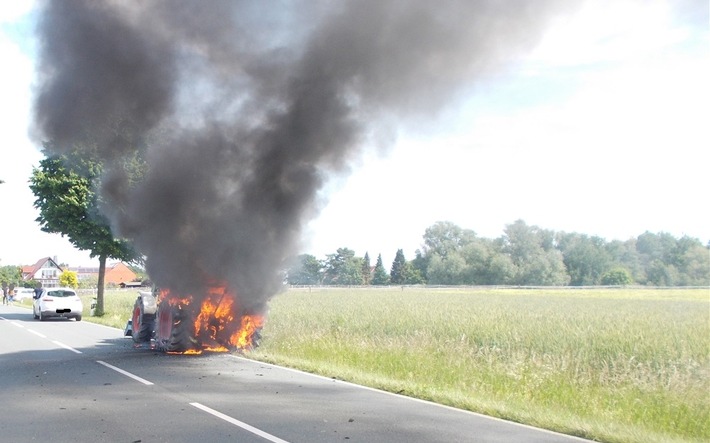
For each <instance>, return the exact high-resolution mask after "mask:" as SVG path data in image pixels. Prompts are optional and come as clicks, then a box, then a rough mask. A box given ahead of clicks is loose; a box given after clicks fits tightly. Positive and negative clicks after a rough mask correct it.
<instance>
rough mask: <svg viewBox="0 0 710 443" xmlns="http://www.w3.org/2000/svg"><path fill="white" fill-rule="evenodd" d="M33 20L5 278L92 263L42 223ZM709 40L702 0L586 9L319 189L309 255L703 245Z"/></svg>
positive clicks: (3, 108) (14, 39) (2, 34)
mask: <svg viewBox="0 0 710 443" xmlns="http://www.w3.org/2000/svg"><path fill="white" fill-rule="evenodd" d="M678 4H683V5H684V6H685V8H687V9H683V10H678V9H677V5H678ZM31 7H32V3H31V2H16V1H13V2H2V4H0V23H1V25H0V57H1V58H2V60H3V70H2V71H0V76H1V78H2V81H1V82H0V87H1V88H2V97H3V100H2V101H1V102H0V112H1V113H2V115H1V118H2V122H3V131H2V133H0V137H2V149H1V150H0V165H2V169H1V170H0V179H2V180H3V181H5V183H4V184H2V185H0V198H1V199H2V200H1V201H2V206H3V209H4V216H3V218H2V219H3V222H2V225H1V226H2V229H0V265H18V264H32V263H34V262H35V261H37V260H38V259H39V258H41V257H46V256H57V258H58V259H59V261H60V262H64V263H69V264H70V265H86V264H96V263H97V262H98V261H96V260H91V259H89V256H88V253H86V252H82V251H77V250H75V249H74V248H73V247H72V246H71V245H70V243H69V242H68V241H67V240H66V239H63V238H61V237H60V236H58V235H49V234H45V233H42V232H41V231H40V229H39V227H38V225H37V223H36V222H35V221H34V220H35V218H36V217H37V211H36V210H35V209H34V208H33V207H32V203H33V201H34V196H33V195H32V193H31V191H30V190H29V188H28V184H27V180H28V178H29V176H30V175H31V172H32V168H33V167H34V166H37V165H38V162H39V160H40V159H41V157H42V156H41V154H40V153H39V151H38V150H37V148H36V147H35V146H33V144H32V143H31V142H30V140H29V139H28V136H27V130H28V122H29V114H30V107H31V101H32V95H31V85H32V82H33V75H34V68H33V60H32V44H31V41H30V40H29V39H31V38H32V33H31V18H30V17H31V16H30V15H28V13H29V12H30V11H31ZM674 8H676V9H674ZM709 29H710V23H709V22H708V2H707V1H704V0H698V1H696V2H673V1H660V0H659V1H624V0H616V1H608V2H607V1H590V2H589V3H588V5H587V6H586V7H583V8H582V9H580V10H579V12H578V13H576V14H575V15H574V16H573V17H571V18H565V19H560V20H558V21H557V22H554V24H553V26H551V27H550V28H549V29H548V31H547V33H546V34H545V37H544V38H543V40H542V42H541V43H540V45H539V46H538V47H537V49H536V50H534V51H533V52H531V53H529V54H528V55H527V56H526V57H525V58H524V60H522V61H520V62H519V63H516V64H515V65H512V66H509V67H508V70H506V71H504V72H499V73H498V74H497V75H496V76H495V77H493V78H488V79H487V80H486V81H483V82H479V83H477V84H476V85H475V87H474V88H473V89H471V90H470V91H469V93H468V94H467V95H466V96H465V97H461V102H460V105H457V106H455V107H451V108H449V109H447V111H446V112H445V113H443V114H441V115H439V116H437V118H436V119H435V120H433V121H432V122H431V123H430V124H428V125H419V126H417V127H401V128H400V130H399V136H398V138H397V140H396V142H395V143H394V146H392V147H391V148H389V149H387V150H386V151H379V150H377V149H374V148H373V149H370V150H368V151H366V153H365V154H364V156H363V157H362V158H361V159H360V161H359V162H358V164H359V165H358V166H357V167H356V168H355V169H354V170H353V172H352V174H350V175H349V176H347V177H340V178H337V179H334V180H333V182H332V183H330V185H329V186H328V187H327V188H326V189H325V190H324V191H323V196H324V198H325V199H326V200H327V203H326V204H324V208H323V210H322V212H321V215H320V217H318V218H317V219H316V220H314V221H313V222H312V223H311V224H310V226H309V228H310V229H309V230H308V232H307V233H306V241H307V244H309V245H310V246H309V247H307V248H306V249H304V251H303V252H310V253H312V254H314V255H316V256H317V257H319V258H323V257H324V256H325V254H328V253H333V252H335V250H336V249H337V248H339V247H348V248H350V249H353V250H355V252H356V253H357V255H360V256H362V255H364V254H365V252H368V253H369V255H370V257H371V259H372V260H373V263H374V259H375V258H376V257H377V255H378V254H380V253H381V254H382V256H383V259H384V260H385V263H386V266H388V265H389V263H391V260H392V259H393V258H394V254H395V252H396V250H397V249H399V248H402V249H404V253H405V257H407V258H408V259H411V258H413V257H414V251H415V250H416V249H418V248H419V247H420V245H421V242H422V235H423V233H424V230H425V229H426V228H427V227H429V226H431V225H432V224H433V223H435V222H436V221H443V220H446V221H451V222H454V223H456V224H457V225H459V226H461V227H463V228H468V229H472V230H474V231H475V232H476V233H477V234H478V235H479V236H482V237H489V238H495V237H499V236H501V235H502V234H503V230H504V229H505V225H506V224H510V223H513V222H514V221H515V220H517V219H523V220H525V222H527V223H528V224H529V225H537V226H539V227H541V228H546V229H552V230H556V231H567V232H579V233H585V234H589V235H598V236H601V237H603V238H606V239H607V240H612V239H620V240H626V239H628V238H630V237H635V236H637V235H639V234H641V233H643V232H645V231H651V232H668V233H671V234H673V235H675V236H682V235H689V236H692V237H697V238H699V239H700V240H701V241H702V242H703V243H707V242H708V241H709V240H710V208H709V207H708V190H709V189H710V179H709V177H710V174H708V166H710V162H709V161H708V160H710V154H709V149H708V148H710V137H709V136H708V122H710V110H709V107H708V103H710V86H709V85H708V81H707V79H708V78H710V54H709V53H710V39H709V37H708V35H709V31H708V30H709Z"/></svg>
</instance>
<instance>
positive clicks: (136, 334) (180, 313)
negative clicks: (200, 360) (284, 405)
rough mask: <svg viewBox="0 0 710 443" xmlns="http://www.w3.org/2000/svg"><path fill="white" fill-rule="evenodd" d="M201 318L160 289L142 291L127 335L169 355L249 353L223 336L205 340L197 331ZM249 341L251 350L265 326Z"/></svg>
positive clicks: (134, 308)
mask: <svg viewBox="0 0 710 443" xmlns="http://www.w3.org/2000/svg"><path fill="white" fill-rule="evenodd" d="M198 315H199V312H195V309H194V308H191V307H190V303H185V302H183V301H180V300H177V301H176V299H171V298H170V297H166V296H164V295H163V294H161V291H160V290H158V289H157V288H153V290H152V291H139V292H138V297H137V298H136V301H135V303H134V304H133V311H132V315H131V318H130V319H129V320H128V322H127V324H126V328H125V330H124V335H126V336H130V337H132V339H133V341H134V343H136V345H150V346H151V348H155V349H157V350H160V351H163V352H168V353H190V352H193V353H201V352H202V351H203V350H208V351H215V350H219V351H222V352H224V351H243V350H245V349H244V348H243V347H240V346H235V345H233V344H231V343H230V342H229V341H227V340H224V339H222V338H221V337H215V336H212V337H210V338H209V339H207V340H206V339H205V338H204V337H201V336H200V335H199V334H198V331H196V328H195V320H196V318H197V316H198ZM249 338H250V340H249V345H248V347H249V348H255V347H257V346H258V345H259V340H260V338H261V327H258V328H257V329H256V330H254V332H253V333H252V334H251V335H250V337H249Z"/></svg>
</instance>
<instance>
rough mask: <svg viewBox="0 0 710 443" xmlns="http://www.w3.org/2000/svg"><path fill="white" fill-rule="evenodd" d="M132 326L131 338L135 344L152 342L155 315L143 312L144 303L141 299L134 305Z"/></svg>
mask: <svg viewBox="0 0 710 443" xmlns="http://www.w3.org/2000/svg"><path fill="white" fill-rule="evenodd" d="M131 324H132V328H133V333H132V334H131V337H132V338H133V341H134V342H135V343H146V342H149V341H150V339H151V338H152V336H153V328H154V327H155V314H146V313H144V312H143V301H142V300H141V298H140V297H138V298H137V299H136V302H135V304H134V305H133V317H132V318H131Z"/></svg>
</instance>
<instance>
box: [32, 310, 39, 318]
mask: <svg viewBox="0 0 710 443" xmlns="http://www.w3.org/2000/svg"><path fill="white" fill-rule="evenodd" d="M32 317H34V318H35V320H37V319H39V315H37V314H36V313H35V310H34V308H33V309H32Z"/></svg>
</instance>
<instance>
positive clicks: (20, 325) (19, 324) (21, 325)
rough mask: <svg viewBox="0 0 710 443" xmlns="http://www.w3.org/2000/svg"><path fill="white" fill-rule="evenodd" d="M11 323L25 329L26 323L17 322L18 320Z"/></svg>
mask: <svg viewBox="0 0 710 443" xmlns="http://www.w3.org/2000/svg"><path fill="white" fill-rule="evenodd" d="M10 324H11V325H13V326H17V327H18V328H23V329H24V327H25V325H23V324H21V323H17V322H16V321H11V322H10Z"/></svg>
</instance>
